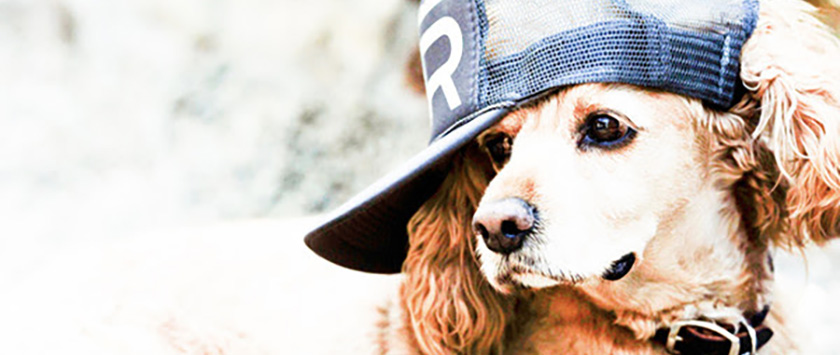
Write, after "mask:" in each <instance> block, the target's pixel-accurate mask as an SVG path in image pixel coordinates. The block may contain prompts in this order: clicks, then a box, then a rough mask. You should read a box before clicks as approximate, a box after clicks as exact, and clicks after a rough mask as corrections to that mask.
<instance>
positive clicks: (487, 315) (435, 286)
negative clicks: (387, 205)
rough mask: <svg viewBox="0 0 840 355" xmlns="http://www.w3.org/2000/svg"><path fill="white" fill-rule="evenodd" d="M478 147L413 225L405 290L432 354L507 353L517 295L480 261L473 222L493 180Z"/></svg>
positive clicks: (416, 329)
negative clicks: (496, 286)
mask: <svg viewBox="0 0 840 355" xmlns="http://www.w3.org/2000/svg"><path fill="white" fill-rule="evenodd" d="M477 154H478V152H475V151H474V149H470V150H468V151H467V152H464V153H462V156H461V157H457V158H456V159H455V162H454V163H453V166H452V168H451V170H450V173H449V176H448V177H447V178H446V180H445V181H444V183H443V185H442V186H441V187H440V189H439V190H438V192H437V193H436V194H435V196H433V197H432V199H430V200H429V201H427V202H426V203H425V204H424V205H423V206H422V207H421V208H420V210H419V211H418V212H417V213H416V214H415V215H414V217H413V218H412V219H411V221H410V222H409V225H408V234H409V251H408V256H407V258H406V260H405V263H404V264H403V273H404V274H405V282H404V283H403V286H402V289H401V290H400V292H401V296H402V300H403V302H404V307H405V309H406V313H407V315H408V317H409V324H410V326H411V327H412V330H413V332H412V333H413V334H414V335H415V339H414V340H415V341H416V342H417V345H418V347H419V348H420V349H422V351H423V352H424V353H427V354H442V353H453V352H457V353H469V354H489V353H501V352H502V344H501V340H502V337H503V336H504V330H505V325H506V319H508V314H509V312H510V311H509V309H510V306H509V301H508V300H506V299H505V298H504V297H503V296H502V295H500V294H499V293H497V292H496V291H495V290H493V289H492V287H491V286H490V284H488V283H487V282H486V281H485V280H484V278H483V276H482V274H481V272H480V271H479V267H478V260H477V258H476V255H475V240H474V238H475V237H474V236H473V233H472V227H471V221H472V215H473V213H474V211H475V208H476V206H478V203H479V201H480V199H481V195H482V193H483V192H484V188H485V187H486V186H487V183H488V181H489V179H490V177H489V176H488V173H487V171H486V170H485V169H483V166H484V165H485V164H480V163H478V162H477V161H476V155H477Z"/></svg>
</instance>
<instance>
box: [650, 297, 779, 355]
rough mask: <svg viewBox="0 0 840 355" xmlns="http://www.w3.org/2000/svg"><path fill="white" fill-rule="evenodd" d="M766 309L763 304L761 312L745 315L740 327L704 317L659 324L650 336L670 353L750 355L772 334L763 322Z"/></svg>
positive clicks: (685, 354)
mask: <svg viewBox="0 0 840 355" xmlns="http://www.w3.org/2000/svg"><path fill="white" fill-rule="evenodd" d="M769 311H770V306H765V307H764V309H762V310H761V312H758V313H756V314H754V315H752V316H751V317H744V319H745V321H742V322H741V324H740V327H739V331H733V330H730V329H727V328H725V327H723V326H721V325H718V324H717V323H715V322H711V321H707V320H683V321H678V322H675V323H674V324H672V325H671V326H670V327H667V328H660V329H659V330H657V331H656V335H654V337H653V339H652V340H653V342H655V343H658V344H660V345H663V346H664V347H665V349H666V350H667V351H668V352H669V353H671V354H680V355H742V354H751V355H752V354H755V352H756V351H757V350H758V349H760V348H761V347H762V346H764V345H765V344H767V342H768V341H769V340H770V338H771V337H772V336H773V331H772V330H771V329H770V328H768V327H767V325H765V324H763V323H764V319H765V318H767V313H769Z"/></svg>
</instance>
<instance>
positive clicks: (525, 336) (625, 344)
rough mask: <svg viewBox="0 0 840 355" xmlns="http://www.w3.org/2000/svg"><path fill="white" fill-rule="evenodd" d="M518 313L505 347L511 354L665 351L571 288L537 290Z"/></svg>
mask: <svg viewBox="0 0 840 355" xmlns="http://www.w3.org/2000/svg"><path fill="white" fill-rule="evenodd" d="M515 313H516V315H515V316H514V321H513V324H511V327H510V330H509V332H508V334H507V338H508V339H507V341H506V344H507V346H506V347H505V350H506V352H507V353H509V354H588V353H589V354H662V353H664V352H663V351H662V349H661V348H657V347H655V346H654V345H653V344H652V343H650V342H647V341H644V340H642V341H640V340H637V339H636V338H635V337H634V335H633V334H632V332H631V331H630V330H629V329H627V328H624V327H620V326H617V325H615V324H614V322H615V316H613V315H611V314H610V313H609V312H606V311H604V310H601V309H598V308H597V307H595V306H594V305H592V304H591V303H590V302H589V301H587V300H585V299H584V298H583V296H581V295H580V294H579V293H578V292H576V291H575V290H573V289H570V288H566V287H558V288H556V289H554V290H551V291H549V292H539V293H534V294H532V295H530V296H528V297H527V298H524V299H523V300H522V301H520V302H519V303H518V304H517V305H516V308H515Z"/></svg>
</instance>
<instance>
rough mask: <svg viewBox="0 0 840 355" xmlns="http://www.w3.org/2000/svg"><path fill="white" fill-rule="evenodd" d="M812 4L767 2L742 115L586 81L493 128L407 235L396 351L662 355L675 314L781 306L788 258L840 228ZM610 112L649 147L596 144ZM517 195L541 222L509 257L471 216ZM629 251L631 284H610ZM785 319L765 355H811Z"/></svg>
mask: <svg viewBox="0 0 840 355" xmlns="http://www.w3.org/2000/svg"><path fill="white" fill-rule="evenodd" d="M812 12H813V9H812V8H811V7H810V6H809V5H807V4H805V3H801V2H797V1H789V0H767V1H762V3H761V12H760V18H759V23H758V26H757V28H756V30H755V33H754V34H753V36H752V37H751V38H750V40H749V41H748V42H747V43H746V45H745V47H744V49H743V53H742V71H741V76H742V79H743V81H744V83H745V86H747V88H748V89H749V92H748V93H747V95H746V96H745V97H744V98H743V99H742V100H741V101H740V102H739V103H738V104H737V105H735V107H733V108H732V109H731V110H729V111H728V112H720V111H715V110H712V109H709V108H707V107H705V106H704V105H703V104H702V103H701V102H699V101H698V100H695V99H689V98H685V97H681V96H678V95H674V94H670V93H664V92H655V91H650V90H645V89H642V88H638V87H632V86H627V85H606V84H585V85H579V86H575V87H571V88H565V89H563V90H561V91H559V92H557V93H555V94H553V95H551V96H550V97H548V98H547V99H544V100H542V101H540V102H538V103H536V104H533V105H531V106H529V107H526V108H523V109H521V110H519V111H517V112H515V113H513V114H511V115H509V116H508V117H507V118H505V119H504V120H503V121H502V122H501V123H499V124H497V125H496V126H494V127H493V128H491V129H490V130H488V132H485V134H484V135H482V136H481V137H479V139H478V140H477V143H476V144H475V145H473V146H470V147H468V148H466V149H465V151H464V152H463V153H462V154H461V156H460V157H459V159H458V161H456V163H455V165H454V167H453V169H452V173H450V175H449V176H448V178H447V180H446V182H445V183H444V185H443V186H442V187H441V189H440V190H439V191H438V192H437V194H436V195H435V197H434V198H433V199H432V200H430V201H429V202H427V203H426V204H425V205H424V206H423V207H422V208H421V210H420V211H419V212H418V213H417V214H416V215H415V216H414V218H413V219H412V221H411V223H410V225H409V234H410V249H409V254H408V258H407V260H406V262H405V264H404V266H403V271H404V274H405V281H404V283H403V285H402V289H401V292H400V299H399V301H398V302H395V306H394V307H391V310H392V312H388V313H387V314H389V317H391V318H392V319H393V318H394V317H397V318H401V319H403V323H402V324H394V323H393V322H390V323H389V328H387V329H383V339H384V340H383V341H382V342H381V345H382V348H381V350H382V352H384V353H401V352H402V351H404V350H405V347H408V348H410V349H413V351H414V352H417V353H432V354H446V353H488V352H489V353H516V354H520V353H563V354H573V353H579V354H595V353H597V354H656V353H662V352H663V351H664V349H663V348H662V347H660V346H658V345H654V344H653V343H652V342H651V341H650V340H649V339H650V337H651V336H652V335H653V333H654V332H655V330H656V329H657V328H660V327H666V326H668V325H670V324H672V323H673V322H674V321H675V320H679V319H696V318H700V317H702V318H707V319H712V320H715V321H718V322H722V323H737V322H738V320H739V319H740V318H741V317H742V314H744V313H749V312H755V311H758V310H760V309H761V307H763V306H764V305H767V304H772V303H773V296H772V292H771V290H772V282H773V273H772V271H771V266H770V263H769V262H768V259H769V256H770V254H771V253H772V251H773V248H774V247H782V248H786V247H802V246H805V245H807V244H809V243H811V242H816V243H822V242H824V241H826V240H828V239H831V238H834V237H836V236H838V234H840V233H838V229H840V225H838V220H840V143H838V142H840V103H838V99H839V98H840V67H839V66H838V65H837V63H840V46H838V42H837V39H836V38H835V37H834V36H833V35H832V34H831V33H830V32H829V31H828V29H827V28H826V27H825V26H823V25H821V24H820V23H819V22H818V21H817V20H815V19H814V18H813V17H812V14H811V13H812ZM599 109H608V110H611V111H614V112H618V113H620V116H621V117H624V118H622V120H623V121H624V123H625V124H627V125H628V126H630V127H632V128H634V129H635V130H636V131H637V132H638V133H637V135H636V137H635V138H634V139H633V140H632V141H631V142H630V143H629V144H627V145H626V146H623V147H620V148H618V149H613V150H599V149H588V150H583V149H581V148H580V147H579V145H578V143H577V142H578V141H579V134H580V133H579V127H580V126H581V125H582V124H583V122H582V121H583V120H584V118H585V117H586V116H587V115H588V114H589V113H591V112H594V111H596V110H599ZM498 132H504V133H506V134H509V135H510V136H513V137H515V138H514V140H513V151H512V155H511V157H510V160H509V162H507V164H506V165H504V167H502V168H501V169H495V170H494V169H493V168H491V167H490V163H489V160H488V157H487V156H486V155H484V154H483V152H481V144H483V141H484V139H485V138H484V137H487V136H488V135H492V134H496V133H498ZM510 197H516V198H520V199H522V200H525V201H527V202H528V203H530V204H532V205H533V206H535V207H536V208H537V210H538V211H539V213H540V228H538V230H537V232H536V233H535V234H534V235H531V236H529V237H528V238H530V240H529V242H527V243H525V244H524V247H523V249H522V250H519V251H516V252H515V253H513V254H511V255H510V256H507V257H502V256H500V255H499V254H497V253H495V252H493V251H491V250H489V249H488V248H487V247H486V246H485V244H484V242H483V240H482V238H480V237H479V238H476V236H475V235H474V234H473V232H472V228H471V220H472V214H473V212H474V211H475V209H476V208H478V207H479V206H480V205H481V204H484V203H490V202H492V201H496V200H500V199H504V198H510ZM630 252H632V253H635V255H636V256H637V261H636V263H635V265H634V266H633V269H632V270H631V271H630V273H629V274H628V275H627V276H626V277H624V278H622V279H621V280H619V281H614V282H610V281H605V280H604V279H603V278H601V277H600V275H602V274H603V273H604V272H605V271H606V270H607V269H608V268H609V267H610V265H611V263H612V262H613V261H615V260H617V259H619V258H620V257H621V256H622V255H625V254H627V253H630ZM783 309H784V306H783V305H777V304H773V306H772V308H771V313H770V317H769V319H768V320H767V324H769V325H770V327H771V328H772V329H773V330H774V331H775V333H776V334H775V336H774V338H773V339H772V340H771V341H770V343H769V344H768V345H767V346H766V347H765V348H763V349H762V353H768V354H770V353H783V354H787V353H791V352H795V351H796V348H797V346H796V341H795V340H794V339H792V337H791V336H790V332H789V329H788V328H787V325H786V323H785V320H784V319H785V316H784V313H783ZM394 314H398V316H394ZM393 328H396V329H393ZM395 349H402V350H400V351H396V350H395Z"/></svg>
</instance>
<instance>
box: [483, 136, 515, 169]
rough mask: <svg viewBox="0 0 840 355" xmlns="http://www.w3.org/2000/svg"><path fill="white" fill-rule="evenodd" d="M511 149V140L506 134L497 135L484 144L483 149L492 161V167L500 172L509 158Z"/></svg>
mask: <svg viewBox="0 0 840 355" xmlns="http://www.w3.org/2000/svg"><path fill="white" fill-rule="evenodd" d="M512 147H513V139H511V138H510V136H508V135H507V134H499V135H497V136H495V137H492V138H490V139H488V140H487V141H485V142H484V149H486V150H487V154H489V155H490V159H492V160H493V167H495V168H496V170H500V169H501V168H502V167H503V166H504V165H505V163H507V161H508V159H509V158H510V150H511V149H512Z"/></svg>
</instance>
